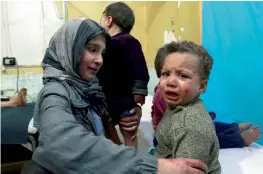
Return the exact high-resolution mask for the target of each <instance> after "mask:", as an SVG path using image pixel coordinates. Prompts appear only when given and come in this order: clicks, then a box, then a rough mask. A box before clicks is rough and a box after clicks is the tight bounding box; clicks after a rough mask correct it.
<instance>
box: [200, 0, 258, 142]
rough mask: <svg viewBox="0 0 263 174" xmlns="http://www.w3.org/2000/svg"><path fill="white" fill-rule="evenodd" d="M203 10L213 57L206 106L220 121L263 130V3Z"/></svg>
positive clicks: (230, 4)
mask: <svg viewBox="0 0 263 174" xmlns="http://www.w3.org/2000/svg"><path fill="white" fill-rule="evenodd" d="M202 9H203V10H202V33H203V35H202V44H203V45H204V47H206V48H207V49H208V50H209V52H210V53H211V55H212V56H213V58H214V66H213V70H212V73H211V78H210V81H209V85H208V89H207V92H206V94H204V96H203V99H204V101H205V104H206V107H207V108H208V110H211V111H212V110H213V111H215V112H217V114H218V116H217V118H218V120H221V121H235V122H246V121H250V122H253V124H257V125H259V126H260V128H261V129H262V130H263V13H262V12H263V2H203V7H202ZM259 143H260V144H263V139H262V138H261V140H259Z"/></svg>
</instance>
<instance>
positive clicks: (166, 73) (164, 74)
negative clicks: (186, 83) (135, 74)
mask: <svg viewBox="0 0 263 174" xmlns="http://www.w3.org/2000/svg"><path fill="white" fill-rule="evenodd" d="M161 76H164V77H165V76H169V73H168V72H162V73H161Z"/></svg>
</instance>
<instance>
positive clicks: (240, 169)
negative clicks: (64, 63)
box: [23, 96, 263, 174]
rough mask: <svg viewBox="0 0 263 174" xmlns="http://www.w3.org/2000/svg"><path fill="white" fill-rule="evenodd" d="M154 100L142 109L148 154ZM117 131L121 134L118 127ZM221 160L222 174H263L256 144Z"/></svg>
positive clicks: (31, 137) (31, 130)
mask: <svg viewBox="0 0 263 174" xmlns="http://www.w3.org/2000/svg"><path fill="white" fill-rule="evenodd" d="M152 99H153V97H152V96H148V97H146V103H145V105H144V106H143V107H142V118H141V124H140V126H139V132H138V142H139V143H138V149H139V150H140V151H143V152H146V153H147V152H148V151H149V150H150V149H152V148H153V141H152V140H153V134H154V130H153V128H152V124H151V106H152ZM28 122H29V124H28V129H27V131H28V137H27V140H28V143H27V144H23V145H24V146H25V147H27V148H28V149H30V150H32V151H33V150H34V149H35V147H36V145H37V138H36V137H37V130H36V128H35V127H34V126H33V118H32V116H31V120H30V121H28ZM117 130H118V132H119V129H118V127H117ZM219 160H220V163H221V165H222V174H260V173H263V172H262V171H263V147H262V146H261V145H259V144H256V143H254V144H252V145H250V146H249V147H245V148H232V149H221V150H220V155H219Z"/></svg>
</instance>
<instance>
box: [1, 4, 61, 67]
mask: <svg viewBox="0 0 263 174" xmlns="http://www.w3.org/2000/svg"><path fill="white" fill-rule="evenodd" d="M1 10H2V11H1V13H2V16H1V19H2V20H1V29H2V30H1V36H2V37H1V51H2V52H1V58H3V57H5V56H9V57H16V59H17V62H18V64H19V65H40V64H41V61H42V59H43V55H44V53H45V50H46V48H47V46H48V43H49V40H50V38H51V37H52V35H53V34H54V33H55V31H56V30H57V29H58V28H59V27H60V26H61V25H63V23H64V20H63V19H60V18H59V17H58V16H57V14H56V11H55V10H56V9H55V5H54V4H53V2H51V1H47V2H46V1H44V2H40V1H36V2H34V1H33V2H23V1H22V2H20V1H15V2H14V1H8V2H1Z"/></svg>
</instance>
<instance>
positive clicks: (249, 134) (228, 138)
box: [152, 47, 261, 149]
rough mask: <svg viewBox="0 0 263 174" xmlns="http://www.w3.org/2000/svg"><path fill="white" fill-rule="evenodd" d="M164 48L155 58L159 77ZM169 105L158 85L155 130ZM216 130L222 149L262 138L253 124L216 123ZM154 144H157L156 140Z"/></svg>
mask: <svg viewBox="0 0 263 174" xmlns="http://www.w3.org/2000/svg"><path fill="white" fill-rule="evenodd" d="M163 51H164V48H163V47H162V48H160V49H159V51H158V53H157V55H156V58H155V71H156V74H157V77H158V78H160V76H161V68H160V67H161V66H162V64H163V59H161V55H162V52H163ZM166 108H167V105H166V103H165V101H164V99H163V98H162V97H161V94H160V84H159V83H158V84H157V85H156V87H155V94H154V99H153V105H152V124H153V128H154V130H156V128H157V127H158V124H159V123H160V121H161V119H162V118H163V116H164V113H165V110H166ZM209 114H210V116H211V117H212V118H213V120H214V119H215V113H213V112H210V113H209ZM214 124H215V128H216V134H217V137H218V140H219V144H220V148H221V149H225V148H242V147H244V146H248V145H249V144H251V143H253V142H255V141H257V140H258V139H259V138H260V137H261V133H260V129H259V127H258V126H254V127H253V128H251V129H250V127H251V126H252V124H251V123H242V124H238V123H231V124H228V123H221V122H214ZM154 142H156V141H155V140H154Z"/></svg>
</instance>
